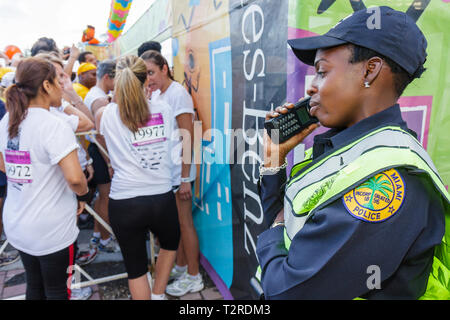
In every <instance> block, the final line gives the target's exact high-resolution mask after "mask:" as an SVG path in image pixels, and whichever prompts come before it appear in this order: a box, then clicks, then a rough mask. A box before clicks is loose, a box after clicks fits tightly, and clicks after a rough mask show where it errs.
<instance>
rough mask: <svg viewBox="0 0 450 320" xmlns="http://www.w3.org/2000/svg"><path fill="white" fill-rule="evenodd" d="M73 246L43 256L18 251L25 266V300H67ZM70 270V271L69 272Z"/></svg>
mask: <svg viewBox="0 0 450 320" xmlns="http://www.w3.org/2000/svg"><path fill="white" fill-rule="evenodd" d="M75 247H76V244H72V245H70V246H69V247H67V248H65V249H63V250H61V251H58V252H55V253H51V254H48V255H45V256H32V255H29V254H27V253H25V252H22V251H19V253H20V257H21V259H22V263H23V266H24V268H25V274H26V280H27V289H26V299H27V300H68V299H70V293H71V291H70V287H68V284H70V281H71V278H70V277H71V276H72V269H73V268H69V266H73V265H74V260H75ZM69 271H70V272H69Z"/></svg>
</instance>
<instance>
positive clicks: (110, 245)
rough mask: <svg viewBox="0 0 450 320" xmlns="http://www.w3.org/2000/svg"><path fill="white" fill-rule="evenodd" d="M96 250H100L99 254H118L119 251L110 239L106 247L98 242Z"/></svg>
mask: <svg viewBox="0 0 450 320" xmlns="http://www.w3.org/2000/svg"><path fill="white" fill-rule="evenodd" d="M98 250H100V252H106V253H113V252H119V250H120V249H119V247H118V245H117V243H116V241H115V240H113V239H112V238H110V240H109V241H108V243H107V244H106V245H103V244H102V243H101V242H99V244H98Z"/></svg>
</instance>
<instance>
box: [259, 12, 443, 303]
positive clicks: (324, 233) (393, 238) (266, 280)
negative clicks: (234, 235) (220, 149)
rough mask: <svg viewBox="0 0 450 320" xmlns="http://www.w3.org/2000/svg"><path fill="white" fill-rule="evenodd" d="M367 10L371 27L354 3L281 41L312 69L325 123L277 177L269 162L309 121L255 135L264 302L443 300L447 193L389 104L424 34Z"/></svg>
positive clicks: (420, 54) (412, 70) (412, 71)
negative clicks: (321, 28)
mask: <svg viewBox="0 0 450 320" xmlns="http://www.w3.org/2000/svg"><path fill="white" fill-rule="evenodd" d="M371 9H373V8H371ZM375 10H379V13H380V15H379V17H380V25H381V28H372V29H371V28H369V27H368V24H367V21H368V19H369V17H370V16H371V15H372V13H371V12H369V11H368V10H365V9H364V10H361V11H357V12H355V13H354V14H353V15H351V16H349V17H348V18H346V19H344V20H342V21H341V22H340V23H339V24H337V25H336V26H335V27H334V28H332V29H331V30H330V31H328V32H327V33H326V34H325V35H322V36H316V37H310V38H301V39H295V40H290V41H289V45H290V46H291V47H292V49H293V50H294V53H295V54H296V56H297V57H298V58H299V59H300V60H301V61H302V62H304V63H306V64H308V65H312V66H315V68H316V75H315V77H314V79H313V81H312V83H311V84H310V85H309V87H308V89H307V93H308V95H309V96H311V100H310V106H311V108H310V114H311V115H312V116H315V117H317V118H318V120H319V121H320V124H321V125H322V126H324V127H328V128H330V130H328V131H326V132H325V133H323V134H320V135H317V136H315V137H314V144H313V147H312V149H310V150H307V151H306V152H305V160H304V161H303V162H301V163H299V164H297V165H294V167H293V168H292V171H291V173H290V175H289V176H288V177H287V178H286V170H285V169H284V168H285V165H282V166H280V164H281V163H283V162H284V161H285V157H286V155H287V153H288V152H289V151H290V150H292V149H293V148H294V147H295V146H296V145H297V144H299V143H300V142H301V141H302V140H303V139H304V138H305V137H306V136H307V135H308V134H310V133H311V132H312V131H313V130H314V129H315V128H317V124H313V125H311V126H310V127H309V128H308V129H306V130H305V131H303V132H301V133H298V134H297V135H295V136H294V137H292V138H290V139H289V140H287V141H285V142H283V143H281V144H279V145H277V144H275V143H274V142H272V141H271V139H270V138H269V136H268V135H266V136H265V144H264V148H265V157H264V163H263V164H262V165H261V167H260V175H261V179H260V198H261V202H262V206H263V210H264V214H265V216H266V218H267V220H268V221H269V223H272V222H273V224H272V226H271V227H270V228H269V229H268V230H266V231H264V232H263V233H261V234H260V235H259V237H258V241H257V248H256V253H257V256H258V261H259V263H260V269H259V275H258V276H259V278H260V280H261V286H262V289H263V292H264V296H265V298H266V299H356V298H362V299H419V298H420V299H450V288H449V287H448V285H449V284H448V279H449V276H450V272H449V261H450V259H449V256H450V253H449V249H448V248H449V247H448V243H450V241H449V240H450V233H449V226H448V225H447V228H445V221H444V217H445V220H446V221H447V224H448V221H450V220H449V218H450V216H449V213H450V210H449V208H450V206H449V195H448V192H447V190H446V189H445V187H444V184H443V182H442V180H441V179H440V177H439V175H438V173H437V170H436V168H435V166H434V165H433V163H432V161H431V159H430V157H429V156H428V154H427V153H426V151H425V150H424V149H423V147H422V146H421V145H420V143H419V142H418V141H417V140H416V138H415V134H414V132H413V131H412V130H410V129H408V127H407V125H406V123H405V122H404V121H403V119H402V117H401V112H400V108H399V105H398V103H397V100H398V98H399V97H400V96H401V94H402V92H403V90H404V89H405V88H406V86H407V85H408V84H409V83H410V82H411V81H413V80H414V79H415V78H418V77H420V75H421V74H422V73H423V71H424V67H423V65H424V63H425V61H426V56H427V54H426V47H427V41H426V39H425V37H424V35H423V34H422V32H421V31H420V29H419V28H418V27H417V25H416V24H415V23H414V21H413V20H412V19H410V18H409V17H408V16H407V15H406V14H405V13H403V12H399V11H395V10H393V9H391V8H389V7H376V8H375ZM292 107H293V105H292V104H285V105H284V106H282V107H278V108H276V109H275V111H273V112H270V113H268V114H267V117H266V119H271V118H273V117H277V116H279V114H285V113H286V112H287V109H289V108H292ZM275 172H276V173H275ZM268 173H272V174H268ZM273 173H275V174H273ZM445 229H446V231H445ZM445 279H447V280H445Z"/></svg>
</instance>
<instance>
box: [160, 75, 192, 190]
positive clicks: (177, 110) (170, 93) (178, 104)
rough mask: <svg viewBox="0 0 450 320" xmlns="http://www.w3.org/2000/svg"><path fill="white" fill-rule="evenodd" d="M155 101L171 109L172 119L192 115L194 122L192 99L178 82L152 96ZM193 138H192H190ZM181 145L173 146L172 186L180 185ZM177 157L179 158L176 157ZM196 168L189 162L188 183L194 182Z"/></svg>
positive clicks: (176, 125) (176, 127)
mask: <svg viewBox="0 0 450 320" xmlns="http://www.w3.org/2000/svg"><path fill="white" fill-rule="evenodd" d="M156 99H163V100H164V101H165V102H167V104H168V105H169V106H170V107H171V108H172V111H173V116H174V118H176V117H178V116H179V115H180V114H183V113H190V114H192V115H193V116H192V121H194V115H195V112H194V103H193V101H192V97H191V96H190V95H189V93H188V92H187V90H186V89H185V88H184V87H183V86H182V85H181V84H179V83H178V82H176V81H172V83H171V84H170V86H169V88H167V90H166V91H165V92H164V93H161V91H157V92H155V93H154V94H153V95H152V101H153V100H156ZM177 129H178V123H177V121H176V119H175V121H174V130H175V131H176V130H177ZM192 138H193V137H192ZM192 138H191V143H193V142H194V141H193V139H192ZM182 148H183V146H182V143H181V141H180V142H179V143H177V144H176V145H175V146H174V150H173V155H177V156H174V157H175V158H178V159H177V160H176V161H174V168H173V175H172V185H174V186H178V185H180V183H181V154H182ZM178 155H179V156H178ZM193 159H194V155H193V154H192V160H193ZM196 171H197V170H196V166H195V164H193V161H191V170H190V172H189V179H190V181H194V180H195V177H196V173H197V172H196Z"/></svg>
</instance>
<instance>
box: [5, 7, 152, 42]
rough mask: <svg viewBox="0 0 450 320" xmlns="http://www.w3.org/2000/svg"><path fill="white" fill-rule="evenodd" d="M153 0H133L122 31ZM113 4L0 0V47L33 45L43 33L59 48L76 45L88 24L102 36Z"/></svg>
mask: <svg viewBox="0 0 450 320" xmlns="http://www.w3.org/2000/svg"><path fill="white" fill-rule="evenodd" d="M154 1H155V0H133V3H132V4H131V9H130V12H129V15H128V18H127V22H126V24H125V28H124V31H123V33H125V32H126V31H127V30H128V29H129V28H130V27H131V26H132V25H133V24H134V22H136V21H137V20H138V19H139V17H140V16H141V15H142V14H143V13H144V12H145V11H146V10H147V9H148V8H149V7H150V6H151V4H152V3H153V2H154ZM156 1H157V0H156ZM110 6H111V0H0V21H1V24H2V27H1V28H0V50H2V51H3V50H4V49H5V47H6V46H7V45H11V44H12V45H16V46H18V47H19V48H20V49H21V50H22V51H24V50H25V49H27V48H28V49H31V47H32V45H33V43H34V42H36V40H37V39H39V38H40V37H48V38H53V39H54V40H55V41H56V44H57V46H58V47H59V48H63V47H64V46H66V45H68V46H70V45H72V44H75V45H76V44H77V43H78V42H80V41H81V37H82V34H83V30H84V29H86V26H87V25H88V24H89V25H93V26H94V27H95V37H96V38H97V39H101V34H105V33H106V32H107V23H108V17H109V11H110Z"/></svg>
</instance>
